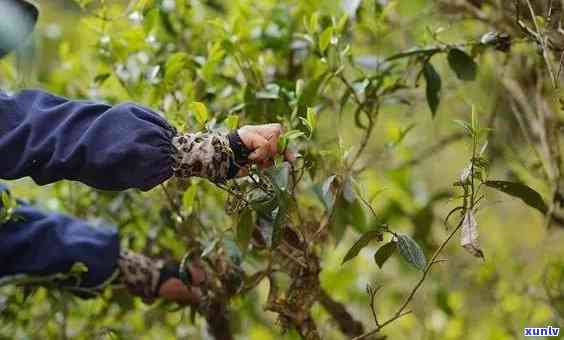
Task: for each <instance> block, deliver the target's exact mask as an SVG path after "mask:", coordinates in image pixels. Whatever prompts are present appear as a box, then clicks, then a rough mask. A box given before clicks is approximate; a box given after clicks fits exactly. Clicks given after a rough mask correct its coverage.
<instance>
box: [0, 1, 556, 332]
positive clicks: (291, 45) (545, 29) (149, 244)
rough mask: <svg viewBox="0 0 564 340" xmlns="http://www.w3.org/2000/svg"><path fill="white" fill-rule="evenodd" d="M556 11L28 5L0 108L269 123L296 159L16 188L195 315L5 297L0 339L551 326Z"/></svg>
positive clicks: (40, 291) (340, 5) (112, 299)
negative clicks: (35, 100)
mask: <svg viewBox="0 0 564 340" xmlns="http://www.w3.org/2000/svg"><path fill="white" fill-rule="evenodd" d="M563 7H564V4H562V3H561V2H560V1H538V2H536V1H535V2H534V3H531V2H529V1H528V0H525V1H504V0H485V1H470V0H468V1H467V0H456V1H446V0H445V1H426V0H411V1H394V0H390V1H361V0H350V1H337V0H331V1H321V0H308V1H291V0H288V1H273V0H262V1H247V0H236V1H235V0H233V1H228V2H222V1H218V0H207V1H195V0H194V1H188V0H162V1H161V0H140V1H130V2H125V1H103V0H100V1H90V0H76V1H75V2H69V1H62V0H61V1H50V2H49V4H47V3H42V18H41V23H40V27H39V29H38V31H37V32H36V35H35V37H34V39H33V40H34V42H33V43H30V44H29V46H27V47H25V48H23V49H22V50H21V51H19V52H18V54H17V55H16V56H13V57H11V58H10V59H8V60H4V61H2V62H0V74H1V75H2V76H1V77H2V78H0V81H1V86H2V87H3V88H6V89H10V90H17V89H18V88H25V87H41V88H45V89H48V90H50V91H52V92H55V93H57V94H60V95H65V96H68V97H72V98H88V99H95V100H101V101H106V102H110V103H118V102H123V101H135V102H139V103H142V104H144V105H147V106H149V107H152V108H154V109H157V110H160V111H161V112H163V114H164V115H165V116H166V117H167V118H168V119H169V121H171V122H172V123H173V124H174V125H175V126H176V127H177V129H178V130H180V131H183V130H189V131H197V130H202V129H226V130H227V129H233V128H235V127H237V126H242V125H245V124H255V123H264V122H280V123H282V124H283V126H284V127H285V131H286V133H285V134H284V136H283V138H281V140H280V141H279V146H280V147H288V148H290V149H292V150H294V151H296V152H299V153H300V155H301V157H300V158H299V159H298V160H297V161H296V162H294V163H292V164H290V163H285V162H283V160H282V159H279V160H277V162H276V166H275V167H274V168H273V169H271V170H269V171H261V170H258V169H253V170H252V171H251V177H250V178H243V179H240V180H237V181H235V182H233V183H230V184H228V185H225V186H216V185H214V184H212V183H210V182H208V181H205V180H201V179H191V180H189V181H179V180H171V181H169V182H167V183H166V184H165V185H163V186H161V187H158V188H156V189H155V190H153V191H151V192H149V193H140V192H136V191H126V192H121V193H108V192H100V191H96V190H92V189H90V188H88V187H85V186H83V185H81V184H78V183H70V182H64V183H57V184H54V185H50V186H47V187H42V188H38V187H36V186H35V185H34V184H33V183H30V182H29V181H20V182H18V183H14V184H13V189H14V192H15V193H16V194H17V196H19V197H26V198H28V199H31V200H33V201H35V202H36V203H38V204H39V205H41V206H43V207H44V208H46V209H56V210H61V211H65V212H67V213H69V214H73V215H76V216H79V217H82V218H86V219H91V220H95V221H103V222H104V223H112V224H114V225H116V226H117V227H118V228H119V230H120V234H121V235H122V243H123V245H124V246H128V247H130V248H132V249H135V250H139V251H143V252H144V253H146V254H150V255H155V256H163V257H174V258H178V259H179V258H181V257H183V256H184V255H185V254H187V253H189V254H192V255H195V256H201V257H202V258H204V259H205V261H206V263H207V266H208V269H209V270H210V272H211V273H213V274H212V278H211V280H210V282H209V286H208V287H207V288H208V291H207V297H206V301H205V302H204V303H203V304H202V305H201V306H198V307H194V308H183V307H181V308H179V307H178V306H172V305H165V304H163V303H156V304H154V305H144V304H143V303H142V302H141V301H140V300H137V299H133V298H131V297H128V296H123V295H122V294H119V292H116V291H112V290H111V289H108V290H106V291H105V292H104V293H103V294H101V295H100V296H99V297H97V298H94V299H90V300H86V301H83V300H80V299H77V298H75V297H73V296H72V295H71V294H70V293H68V292H66V291H64V290H54V289H45V288H37V287H29V286H26V287H18V288H15V287H14V286H6V287H3V288H2V290H1V291H0V311H1V315H0V316H1V318H0V337H1V338H6V339H12V338H33V339H35V338H38V339H39V338H46V337H47V338H71V337H72V338H79V339H82V338H91V337H96V338H106V337H107V338H112V337H114V338H124V339H130V338H135V339H137V338H147V339H153V338H159V337H160V338H173V337H178V338H190V339H199V338H207V337H211V336H215V337H216V338H218V339H230V338H237V339H269V338H271V339H280V338H288V339H294V338H296V339H299V338H307V339H319V338H322V339H342V338H354V337H357V338H365V337H366V338H370V337H371V336H372V335H373V334H374V333H378V335H377V336H383V335H389V337H390V338H408V339H496V340H497V339H512V338H518V337H520V336H521V335H522V331H523V328H524V327H536V326H546V325H554V326H558V325H562V324H563V323H562V321H563V319H564V300H563V299H564V295H563V294H564V262H563V261H562V259H563V258H564V257H563V256H562V255H563V254H564V249H562V247H561V246H559V244H561V243H560V242H562V241H563V234H562V228H563V227H564V218H563V217H560V216H564V215H561V212H560V208H561V205H562V203H563V202H564V199H563V196H562V193H561V191H560V184H561V153H560V134H561V131H560V122H561V120H562V118H563V115H564V97H562V96H561V95H560V91H561V90H559V89H558V86H559V83H562V81H561V79H562V74H561V69H562V59H563V56H564V54H563V51H564V31H563V30H562V21H563ZM3 199H4V200H8V198H7V197H6V198H3ZM6 203H9V202H6ZM6 206H7V207H11V206H12V205H11V204H6ZM8 213H9V211H7V210H6V211H2V214H0V219H1V218H3V214H8ZM461 246H462V247H461ZM384 327H385V328H384Z"/></svg>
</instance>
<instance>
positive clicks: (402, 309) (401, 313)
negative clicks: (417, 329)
mask: <svg viewBox="0 0 564 340" xmlns="http://www.w3.org/2000/svg"><path fill="white" fill-rule="evenodd" d="M463 221H464V219H460V222H459V223H458V225H457V226H456V228H454V230H453V231H452V232H451V233H450V235H449V236H448V237H447V238H446V239H445V240H444V241H443V243H442V244H441V245H440V246H439V248H438V249H437V250H436V251H435V253H434V254H433V256H432V257H431V259H430V260H429V262H428V263H427V267H425V270H424V271H423V274H422V275H421V278H420V279H419V281H417V283H416V284H415V286H414V287H413V289H412V290H411V292H410V293H409V295H408V296H407V297H406V298H405V300H404V302H403V303H402V304H401V306H400V307H399V308H398V310H397V311H396V312H395V314H394V315H393V316H392V317H390V318H389V319H388V320H386V321H385V322H383V323H381V324H380V325H379V326H377V327H376V328H375V329H373V330H371V331H370V332H367V333H364V334H362V335H360V336H357V337H356V338H353V340H361V339H366V338H368V337H370V336H372V335H374V334H376V333H378V332H379V331H380V330H381V329H382V328H384V327H385V326H386V325H388V324H390V323H392V322H393V321H395V320H397V319H399V318H401V317H403V316H405V315H407V314H409V313H411V311H405V308H406V307H407V305H408V304H409V303H410V302H411V300H413V297H414V296H415V293H417V291H418V290H419V288H420V287H421V285H422V284H423V282H424V281H425V279H426V278H427V275H428V274H429V272H430V271H431V268H432V267H433V265H434V264H435V263H437V262H440V261H437V258H438V257H439V255H440V254H441V252H442V251H443V249H444V248H445V247H446V245H447V244H448V242H449V241H450V240H451V239H452V238H453V236H454V235H455V234H456V233H457V232H458V230H459V229H460V228H461V227H462V222H463Z"/></svg>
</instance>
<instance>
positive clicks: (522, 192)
mask: <svg viewBox="0 0 564 340" xmlns="http://www.w3.org/2000/svg"><path fill="white" fill-rule="evenodd" d="M484 184H485V185H487V186H489V187H490V188H493V189H496V190H499V191H501V192H503V193H506V194H508V195H511V196H513V197H517V198H520V199H521V200H522V201H523V202H525V203H526V204H527V205H529V206H531V207H533V208H535V209H537V210H538V211H540V212H541V213H543V214H546V213H547V211H548V207H547V205H546V203H545V202H544V200H543V199H542V196H541V195H540V194H539V193H538V192H536V191H535V190H534V189H532V188H530V187H528V186H526V185H525V184H522V183H516V182H509V181H497V180H495V181H486V182H485V183H484Z"/></svg>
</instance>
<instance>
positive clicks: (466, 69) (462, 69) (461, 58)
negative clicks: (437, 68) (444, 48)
mask: <svg viewBox="0 0 564 340" xmlns="http://www.w3.org/2000/svg"><path fill="white" fill-rule="evenodd" d="M447 60H448V64H449V65H450V68H451V69H452V70H453V71H454V73H456V76H457V77H458V79H461V80H464V81H472V80H475V79H476V73H477V70H478V65H477V64H476V62H474V59H472V57H471V56H469V55H468V54H466V52H464V51H462V50H459V49H457V48H453V49H452V50H450V51H449V52H448V57H447Z"/></svg>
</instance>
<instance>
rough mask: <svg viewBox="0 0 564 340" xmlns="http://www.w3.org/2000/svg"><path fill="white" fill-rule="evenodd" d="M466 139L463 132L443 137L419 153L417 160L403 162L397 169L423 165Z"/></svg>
mask: <svg viewBox="0 0 564 340" xmlns="http://www.w3.org/2000/svg"><path fill="white" fill-rule="evenodd" d="M464 137H465V134H464V133H463V132H456V133H453V134H451V135H449V136H446V137H443V138H442V139H440V140H439V141H438V142H437V143H436V144H434V145H432V146H430V147H429V148H428V149H426V150H423V151H422V152H419V155H418V156H417V158H413V159H410V160H408V161H406V162H403V163H402V164H400V165H399V166H398V167H397V168H405V167H411V166H415V165H417V164H419V163H421V162H422V161H424V160H425V159H427V158H429V157H431V156H433V155H435V154H436V153H437V152H439V151H442V150H443V149H444V148H445V147H447V146H448V145H449V144H452V143H455V142H457V141H459V140H461V139H462V138H464Z"/></svg>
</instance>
